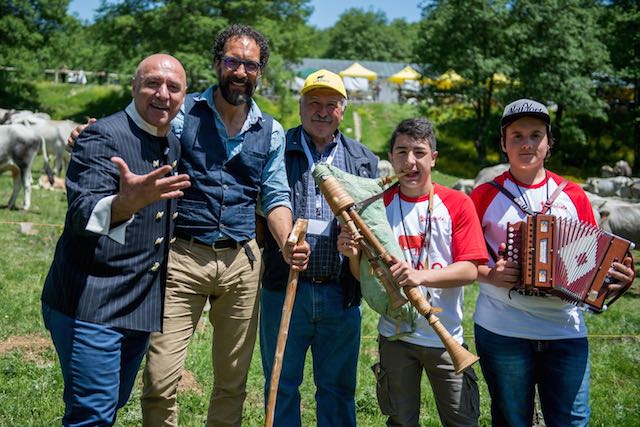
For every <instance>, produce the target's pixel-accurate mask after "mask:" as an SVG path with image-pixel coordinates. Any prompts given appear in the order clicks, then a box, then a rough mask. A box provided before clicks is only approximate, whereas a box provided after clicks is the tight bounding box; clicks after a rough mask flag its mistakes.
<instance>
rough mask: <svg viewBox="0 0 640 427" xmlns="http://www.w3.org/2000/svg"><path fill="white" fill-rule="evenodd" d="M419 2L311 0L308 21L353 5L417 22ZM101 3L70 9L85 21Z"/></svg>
mask: <svg viewBox="0 0 640 427" xmlns="http://www.w3.org/2000/svg"><path fill="white" fill-rule="evenodd" d="M112 2H113V1H112ZM418 3H420V0H311V5H312V6H313V8H314V12H313V14H312V15H311V18H310V19H309V21H308V22H309V24H310V25H313V26H315V27H318V28H321V29H324V28H328V27H331V26H333V24H335V22H336V21H337V20H338V17H339V16H340V15H341V14H342V12H344V11H345V10H347V9H350V8H352V7H357V8H359V9H364V10H366V11H368V10H373V11H379V10H380V11H383V12H384V13H385V14H386V15H387V18H388V19H389V20H390V21H391V20H393V19H396V18H404V19H405V20H407V21H408V22H417V21H419V20H420V9H419V8H418ZM99 5H100V0H71V3H70V6H69V11H70V12H71V13H72V14H73V13H76V14H77V15H78V17H79V18H80V19H82V20H83V21H84V20H87V21H92V20H93V13H94V10H95V9H96V8H97V7H98V6H99Z"/></svg>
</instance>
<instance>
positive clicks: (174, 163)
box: [171, 160, 178, 169]
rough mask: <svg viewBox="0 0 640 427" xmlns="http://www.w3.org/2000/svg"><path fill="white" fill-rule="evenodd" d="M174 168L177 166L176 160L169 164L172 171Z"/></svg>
mask: <svg viewBox="0 0 640 427" xmlns="http://www.w3.org/2000/svg"><path fill="white" fill-rule="evenodd" d="M176 166H178V161H177V160H174V161H173V163H171V167H172V168H173V169H175V168H176Z"/></svg>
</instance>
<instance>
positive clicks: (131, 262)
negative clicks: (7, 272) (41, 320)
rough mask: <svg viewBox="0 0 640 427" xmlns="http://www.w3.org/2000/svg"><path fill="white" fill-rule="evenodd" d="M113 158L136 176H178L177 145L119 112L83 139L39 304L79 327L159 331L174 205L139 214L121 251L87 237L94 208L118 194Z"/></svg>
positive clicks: (72, 168)
mask: <svg viewBox="0 0 640 427" xmlns="http://www.w3.org/2000/svg"><path fill="white" fill-rule="evenodd" d="M113 156H118V157H121V158H122V159H123V160H124V161H125V162H126V163H127V165H128V166H129V169H130V170H131V172H133V173H135V174H138V175H142V174H147V173H149V172H151V171H153V170H154V169H155V168H157V167H160V166H162V165H165V164H171V165H172V166H173V167H174V169H175V167H176V164H177V161H178V159H179V156H180V143H179V141H178V140H177V138H176V137H175V135H173V133H170V134H169V135H168V136H167V137H166V138H164V137H156V136H153V135H150V134H148V133H147V132H145V131H143V130H142V129H140V128H139V127H138V126H137V125H136V124H135V123H134V122H133V120H131V118H130V117H129V116H128V115H127V114H126V113H125V112H124V111H120V112H118V113H116V114H114V115H112V116H109V117H106V118H104V119H101V120H98V121H97V122H96V123H95V124H93V125H91V126H89V127H88V128H86V129H85V130H84V132H82V134H81V135H80V137H79V138H78V141H77V142H76V144H75V145H74V148H73V156H71V162H70V163H69V169H68V171H67V179H66V184H67V200H68V204H69V207H68V210H67V215H66V219H65V226H64V231H63V233H62V236H61V237H60V240H59V241H58V244H57V246H56V251H55V256H54V259H53V263H52V265H51V269H50V270H49V274H48V275H47V278H46V281H45V284H44V289H43V292H42V301H43V302H44V303H45V304H47V305H49V306H50V307H51V308H53V309H55V310H58V311H60V312H62V313H64V314H66V315H67V316H70V317H73V318H76V319H79V320H84V321H88V322H93V323H100V324H105V325H109V326H115V327H120V328H125V329H131V330H137V331H148V332H151V331H159V330H161V329H162V315H163V306H164V285H165V280H166V267H167V258H168V252H169V245H170V242H171V241H172V235H173V226H174V221H175V218H176V216H177V214H176V213H175V212H176V201H175V199H174V200H169V201H166V200H163V201H157V202H154V203H151V204H150V205H148V206H146V207H144V208H143V209H141V210H140V211H138V212H137V213H136V214H135V215H134V218H133V221H132V222H131V223H129V224H128V225H127V227H126V241H125V244H124V245H122V244H120V243H117V242H116V241H114V240H112V239H111V238H110V237H108V236H104V235H99V234H96V233H93V232H89V231H87V230H86V226H87V223H88V221H89V218H90V216H91V212H92V211H93V209H94V208H95V206H96V203H97V202H98V201H99V200H100V199H102V198H104V197H106V196H109V195H114V194H117V193H118V190H119V178H120V174H119V171H118V168H117V167H116V166H115V165H114V164H113V163H112V162H111V160H110V159H111V157H113ZM116 225H117V224H116Z"/></svg>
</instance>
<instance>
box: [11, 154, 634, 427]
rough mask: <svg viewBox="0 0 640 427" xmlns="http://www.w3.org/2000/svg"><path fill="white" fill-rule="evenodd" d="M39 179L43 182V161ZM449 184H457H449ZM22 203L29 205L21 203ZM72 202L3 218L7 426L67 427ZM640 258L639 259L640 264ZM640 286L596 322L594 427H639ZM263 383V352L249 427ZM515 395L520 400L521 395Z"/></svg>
mask: <svg viewBox="0 0 640 427" xmlns="http://www.w3.org/2000/svg"><path fill="white" fill-rule="evenodd" d="M35 164H36V167H35V169H36V171H35V173H34V176H36V177H37V176H39V172H40V165H41V163H40V158H38V159H36V163H35ZM441 178H442V179H441V181H443V182H447V179H448V178H450V177H449V176H445V175H443V176H441ZM11 188H12V187H11V179H10V176H9V174H4V175H1V176H0V204H6V200H8V198H9V195H10V194H11ZM18 200H19V201H18V203H20V202H21V200H22V195H21V196H20V197H19V199H18ZM65 209H66V199H65V196H64V194H63V193H61V192H54V191H47V190H43V189H37V188H34V190H33V202H32V209H31V210H30V211H29V212H23V211H7V210H6V209H0V242H2V246H1V247H2V249H1V250H2V255H1V256H0V426H7V427H13V426H52V425H59V424H60V420H61V417H62V413H63V409H64V407H63V402H62V388H63V383H62V377H61V374H60V367H59V364H58V360H57V357H56V354H55V351H54V349H53V347H52V345H51V342H50V339H49V336H48V333H47V331H46V330H45V329H44V327H43V324H42V318H41V315H40V292H41V289H42V284H43V281H44V278H45V276H46V273H47V270H48V268H49V264H50V262H51V259H52V257H53V252H54V248H55V244H56V242H57V239H58V237H59V235H60V233H61V232H62V224H63V222H64V214H65ZM21 223H32V224H33V228H32V234H24V233H21V232H20V224H21ZM639 255H640V254H638V253H637V256H636V259H638V258H640V256H639ZM638 288H639V286H638V283H636V284H635V285H634V288H632V290H631V291H629V292H628V293H627V294H626V295H625V296H624V297H623V298H622V299H621V300H619V302H617V303H616V304H615V305H614V306H613V307H612V308H611V310H609V311H608V312H606V313H604V314H603V315H600V316H595V315H589V316H588V320H587V322H588V325H589V333H590V342H591V362H592V374H591V377H592V378H591V380H592V388H591V404H592V412H593V416H592V420H591V425H592V426H603V427H604V426H607V427H608V426H629V427H634V426H637V425H639V424H640V403H639V400H638V396H640V371H639V370H638V369H637V367H638V365H640V310H638V302H639V301H640V292H639V291H638ZM466 291H467V294H466V298H465V309H464V313H465V319H466V320H465V330H466V333H467V335H466V340H467V342H468V343H469V344H470V348H471V350H472V351H474V344H473V337H472V336H471V335H470V334H472V333H473V327H472V322H471V316H472V313H473V306H474V301H475V298H476V295H477V292H478V289H477V285H472V286H469V287H467V288H466ZM362 312H363V326H362V327H363V331H362V341H361V347H360V348H361V350H360V360H359V365H358V386H357V402H356V403H357V413H358V424H359V425H361V426H383V425H384V422H385V418H384V417H383V415H382V414H381V413H380V411H379V408H378V404H377V401H376V394H375V381H374V378H373V374H372V372H371V370H370V366H371V365H373V364H374V363H375V362H376V360H377V343H376V320H377V318H376V314H375V313H374V312H373V311H372V310H371V309H369V308H368V307H367V306H366V304H364V305H363V307H362ZM211 333H212V328H211V325H210V324H209V323H208V321H207V320H205V319H203V320H202V324H201V327H200V328H199V330H198V332H197V333H196V334H195V336H194V338H193V341H192V343H191V347H190V349H189V355H188V358H187V362H186V367H185V368H186V372H185V374H184V380H183V384H182V385H181V388H180V390H181V391H180V393H179V405H180V425H181V426H201V425H203V424H204V421H205V419H206V412H207V405H208V400H209V398H208V396H209V393H210V391H211V384H212V375H211V354H210V348H211ZM310 359H311V357H310V356H309V357H308V363H307V368H306V372H305V380H304V383H303V386H302V390H301V394H302V403H301V404H302V407H303V411H302V414H303V425H304V426H313V425H315V402H314V393H315V390H314V385H313V374H312V370H311V365H310ZM475 368H476V371H477V372H478V374H479V377H480V394H481V411H482V415H481V419H480V423H481V425H482V426H489V425H490V414H489V395H488V391H487V388H486V384H485V383H484V380H483V378H482V375H481V373H480V369H479V367H478V366H477V365H476V366H475ZM263 384H264V378H263V376H262V369H261V365H260V353H259V350H258V348H257V346H256V351H255V353H254V358H253V362H252V366H251V371H250V374H249V383H248V390H247V391H248V396H247V400H246V404H245V408H244V422H243V425H245V426H261V425H263V422H264V417H263V407H264V406H263V397H262V390H263ZM140 391H141V382H140V377H139V378H138V381H137V384H136V387H135V389H134V392H133V394H132V396H131V400H130V402H129V403H128V404H127V406H125V407H124V408H123V409H122V410H121V411H120V412H119V416H118V420H117V424H116V425H117V426H138V425H140V424H141V413H140V406H139V397H140ZM514 392H515V391H514ZM422 402H423V410H422V415H421V423H422V425H424V426H438V425H439V424H440V423H439V420H438V417H437V411H436V408H435V405H434V401H433V397H432V395H431V391H430V388H429V386H428V384H427V381H426V379H424V380H423V389H422Z"/></svg>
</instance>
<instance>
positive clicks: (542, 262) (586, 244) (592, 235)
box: [506, 214, 633, 312]
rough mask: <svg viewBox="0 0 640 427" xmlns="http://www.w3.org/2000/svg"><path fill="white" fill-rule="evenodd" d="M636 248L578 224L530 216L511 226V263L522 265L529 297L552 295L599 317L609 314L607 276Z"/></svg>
mask: <svg viewBox="0 0 640 427" xmlns="http://www.w3.org/2000/svg"><path fill="white" fill-rule="evenodd" d="M631 249H633V243H631V242H629V241H628V240H626V239H623V238H620V237H618V236H615V235H613V234H611V233H607V232H606V231H604V230H602V229H600V228H598V227H595V226H593V225H591V224H587V223H584V222H581V221H578V220H576V219H568V218H557V217H555V216H553V215H543V214H536V215H529V216H527V219H526V220H525V221H521V222H517V223H513V224H512V223H508V224H507V253H506V256H507V259H508V260H510V261H516V262H518V263H519V264H520V277H521V283H520V286H519V290H522V291H523V293H525V294H526V293H532V294H535V293H549V294H552V295H556V296H558V297H560V298H562V299H563V300H565V301H569V302H571V303H574V304H576V305H579V306H587V307H588V308H590V309H592V310H593V311H596V312H601V311H602V310H603V309H605V308H606V306H605V300H606V299H607V294H608V289H607V286H606V284H607V283H608V278H607V273H608V271H609V268H610V267H611V264H612V263H613V262H614V261H618V262H622V260H623V259H624V257H625V255H626V254H627V252H629V251H630V250H631Z"/></svg>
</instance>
